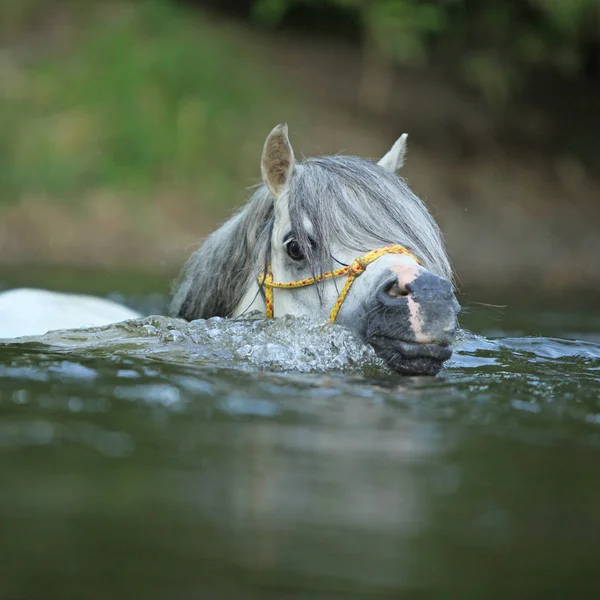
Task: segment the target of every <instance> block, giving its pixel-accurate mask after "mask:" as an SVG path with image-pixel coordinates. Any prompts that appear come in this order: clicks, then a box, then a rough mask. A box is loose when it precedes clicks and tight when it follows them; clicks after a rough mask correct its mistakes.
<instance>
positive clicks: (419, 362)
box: [368, 335, 452, 375]
mask: <svg viewBox="0 0 600 600" xmlns="http://www.w3.org/2000/svg"><path fill="white" fill-rule="evenodd" d="M368 343H369V344H370V345H371V346H373V348H374V349H375V352H376V353H377V356H379V357H380V358H382V359H383V360H384V361H385V363H386V364H387V366H388V367H390V368H391V369H393V370H394V371H396V372H398V373H402V374H403V375H437V374H438V373H439V372H440V371H441V369H442V366H443V364H444V362H446V361H447V360H448V359H449V358H450V357H451V356H452V347H451V346H448V345H443V344H418V343H416V342H405V341H403V340H398V339H394V338H390V337H386V336H382V335H375V336H372V337H370V338H369V340H368Z"/></svg>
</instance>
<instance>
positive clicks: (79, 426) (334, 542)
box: [0, 296, 600, 600]
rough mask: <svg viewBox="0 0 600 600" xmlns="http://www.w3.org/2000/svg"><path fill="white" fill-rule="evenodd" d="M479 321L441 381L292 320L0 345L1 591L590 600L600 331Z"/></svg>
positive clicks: (340, 333) (595, 588) (128, 329)
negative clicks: (389, 366)
mask: <svg viewBox="0 0 600 600" xmlns="http://www.w3.org/2000/svg"><path fill="white" fill-rule="evenodd" d="M154 301H156V298H154V300H152V298H151V297H150V296H146V297H145V300H144V302H146V304H145V306H146V307H148V308H156V305H154V306H151V305H152V302H154ZM160 301H161V300H160V298H159V303H160ZM142 305H144V303H143V302H141V303H140V306H142ZM466 324H468V326H469V328H470V329H472V330H474V331H477V332H478V333H479V334H483V335H482V336H480V335H475V334H472V333H469V334H467V333H465V334H464V335H463V336H462V338H461V340H460V343H459V346H458V349H457V351H456V354H455V357H454V359H453V360H452V362H451V363H450V364H449V365H448V366H447V367H446V369H445V370H444V371H443V373H442V374H441V376H438V377H414V378H411V377H401V376H398V375H395V374H393V373H390V372H388V371H387V370H386V369H385V367H383V366H382V365H381V363H380V362H379V361H378V359H377V358H376V357H375V356H374V355H373V353H372V352H371V351H370V350H369V349H368V348H366V347H364V346H362V345H361V344H360V343H359V342H358V341H357V340H356V339H355V338H354V337H353V336H352V335H351V334H350V333H349V332H346V331H345V330H343V329H341V328H338V327H336V326H332V325H326V326H324V327H321V326H316V325H311V324H310V323H307V322H306V321H303V320H301V319H300V320H294V319H287V320H283V321H272V322H261V321H248V322H229V321H223V320H220V319H213V320H210V321H207V322H196V323H191V324H186V323H183V322H181V321H177V320H172V319H167V318H156V317H150V318H147V319H143V320H141V321H139V322H134V323H129V324H125V325H118V326H113V327H108V328H99V329H96V330H92V331H87V332H77V333H73V332H71V333H53V334H48V335H46V336H43V337H42V338H37V339H33V340H27V341H26V342H23V343H18V344H17V343H12V344H2V345H0V558H1V560H0V598H1V599H2V600H4V599H29V598H44V599H52V598H57V599H59V598H60V599H64V598H86V599H87V598H91V599H95V598H98V599H100V598H103V599H104V598H169V599H171V598H209V599H212V598H215V599H218V598H244V599H254V598H256V599H264V598H274V599H275V598H276V599H280V598H281V599H288V598H290V599H291V598H293V599H303V598H311V599H313V598H317V599H319V598H340V599H347V598H377V599H383V598H386V599H387V598H390V599H391V598H400V597H407V598H430V597H431V598H503V599H504V598H507V597H510V598H513V597H516V598H521V597H523V598H538V597H539V598H567V597H572V596H575V597H577V598H587V597H589V598H595V597H597V594H598V593H599V592H600V574H599V572H598V556H599V551H600V478H599V477H598V473H600V470H599V469H600V466H599V465H600V335H599V332H600V323H599V318H598V317H597V316H596V314H595V313H593V312H590V311H562V312H561V311H558V310H556V309H553V310H552V311H550V312H548V311H543V310H540V309H535V310H529V309H524V310H522V311H512V312H511V310H510V309H508V310H502V311H499V310H496V309H482V310H480V311H479V312H476V313H475V314H472V315H471V316H468V317H467V319H466ZM531 333H538V334H539V335H541V336H545V337H527V335H529V334H531Z"/></svg>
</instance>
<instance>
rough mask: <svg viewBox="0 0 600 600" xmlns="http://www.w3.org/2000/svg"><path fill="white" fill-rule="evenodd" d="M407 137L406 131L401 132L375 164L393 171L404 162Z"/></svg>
mask: <svg viewBox="0 0 600 600" xmlns="http://www.w3.org/2000/svg"><path fill="white" fill-rule="evenodd" d="M407 137H408V133H403V134H402V135H401V136H400V137H399V138H398V140H397V141H396V143H395V144H394V145H393V146H392V149H391V150H390V151H389V152H388V153H387V154H386V155H385V156H384V157H383V158H382V159H381V160H380V161H379V162H378V163H377V164H378V165H381V166H382V167H383V168H384V169H387V170H388V171H391V172H392V173H395V172H396V171H397V170H398V169H399V168H400V167H401V166H402V165H403V164H404V155H405V154H406V138H407Z"/></svg>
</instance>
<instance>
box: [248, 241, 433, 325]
mask: <svg viewBox="0 0 600 600" xmlns="http://www.w3.org/2000/svg"><path fill="white" fill-rule="evenodd" d="M385 254H404V255H405V256H410V257H411V258H413V259H414V260H415V261H417V263H418V264H421V261H420V260H419V259H418V258H417V257H416V256H415V255H414V254H413V253H412V252H411V251H410V250H408V249H406V248H405V247H404V246H400V245H393V246H386V247H385V248H378V249H377V250H371V251H370V252H367V253H366V254H363V255H362V256H359V257H358V258H356V259H355V260H354V262H353V263H352V264H351V265H349V266H347V267H342V268H340V269H335V271H327V272H326V273H322V274H321V275H317V276H316V277H309V278H308V279H300V280H298V281H288V282H285V283H279V282H276V281H273V272H272V271H271V265H269V267H268V269H267V272H266V273H264V274H261V275H260V276H259V277H258V284H259V285H262V286H264V288H265V304H266V316H267V319H272V318H273V288H277V289H281V290H291V289H295V288H301V287H306V286H308V285H314V284H315V283H318V282H319V281H323V280H324V279H332V278H333V277H341V276H342V275H347V278H346V283H345V284H344V287H343V288H342V291H341V292H340V293H339V295H338V297H337V300H336V301H335V304H334V305H333V309H332V311H331V314H330V315H329V321H330V322H331V323H334V322H335V320H336V319H337V316H338V313H339V312H340V308H342V304H343V303H344V300H345V299H346V296H347V295H348V292H349V291H350V288H351V287H352V284H353V283H354V281H355V279H356V278H357V277H358V276H359V275H362V274H363V273H364V272H365V269H366V268H367V267H368V266H369V265H370V264H371V263H372V262H374V261H376V260H377V259H378V258H381V257H382V256H384V255H385Z"/></svg>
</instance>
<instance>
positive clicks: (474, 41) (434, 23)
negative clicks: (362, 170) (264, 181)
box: [253, 0, 600, 111]
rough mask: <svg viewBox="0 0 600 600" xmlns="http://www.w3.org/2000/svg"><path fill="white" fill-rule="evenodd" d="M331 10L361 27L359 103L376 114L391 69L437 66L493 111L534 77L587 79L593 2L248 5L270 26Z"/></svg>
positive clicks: (596, 18) (293, 0) (390, 0)
mask: <svg viewBox="0 0 600 600" xmlns="http://www.w3.org/2000/svg"><path fill="white" fill-rule="evenodd" d="M326 4H336V5H339V6H341V7H344V8H345V9H347V10H350V11H354V12H355V13H356V14H357V15H358V18H359V20H360V24H361V29H362V47H363V76H362V80H361V83H360V86H359V89H358V92H357V96H358V101H359V103H360V104H361V105H362V106H363V107H365V108H370V109H372V110H376V111H383V110H385V109H386V108H387V106H388V103H389V96H390V92H391V84H392V78H393V67H394V65H395V64H404V65H418V64H423V63H424V62H426V61H428V60H431V59H432V58H434V57H435V58H437V59H438V60H439V61H440V62H442V63H444V64H445V65H446V66H447V67H449V68H451V69H454V70H455V71H456V72H457V73H458V74H459V75H460V76H461V77H462V78H463V79H464V80H465V81H467V82H468V83H469V84H471V85H473V86H474V87H476V88H477V89H478V90H479V91H480V92H481V93H482V94H483V95H484V96H485V98H486V99H487V100H488V102H489V103H490V104H491V105H492V106H493V107H496V108H501V107H503V106H505V104H506V101H507V100H508V99H509V98H510V96H511V95H512V94H513V93H514V92H515V91H516V90H517V89H518V87H519V85H520V84H521V82H522V81H524V80H525V79H526V77H527V75H528V73H530V72H531V71H532V70H533V69H538V70H541V69H547V68H551V69H553V70H556V71H558V72H560V73H563V74H564V73H570V74H573V73H581V74H582V75H584V74H585V73H587V74H589V75H594V74H595V73H596V72H597V70H598V69H597V68H596V69H594V65H597V64H598V62H599V61H598V57H597V56H596V54H595V53H596V52H598V43H599V39H600V0H487V1H486V0H439V1H434V0H430V1H427V0H254V6H253V15H254V17H255V18H256V19H258V20H259V21H260V22H262V23H264V24H266V25H269V26H276V25H277V24H279V23H281V21H282V20H283V19H284V17H285V15H286V13H287V12H288V11H289V10H290V9H292V8H293V7H294V6H297V5H310V6H312V7H313V8H314V9H315V10H318V9H319V7H322V6H323V5H326Z"/></svg>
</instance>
